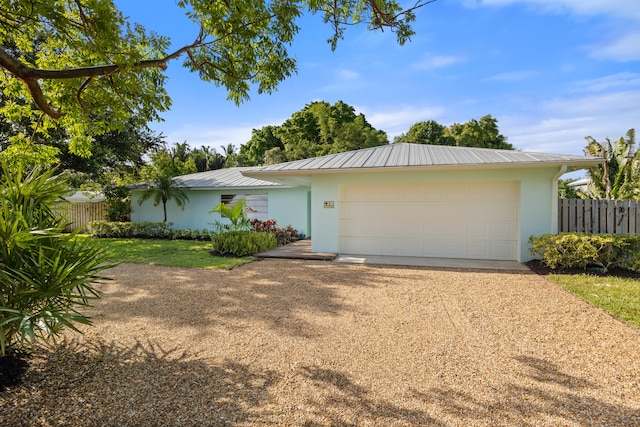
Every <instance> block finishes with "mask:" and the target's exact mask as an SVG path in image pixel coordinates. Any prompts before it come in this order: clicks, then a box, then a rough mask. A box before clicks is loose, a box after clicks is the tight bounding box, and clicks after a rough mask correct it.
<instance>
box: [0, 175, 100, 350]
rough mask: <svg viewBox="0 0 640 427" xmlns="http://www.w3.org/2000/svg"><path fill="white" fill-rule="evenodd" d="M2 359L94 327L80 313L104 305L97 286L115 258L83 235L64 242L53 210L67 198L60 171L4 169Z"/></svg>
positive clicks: (0, 184)
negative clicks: (66, 332)
mask: <svg viewBox="0 0 640 427" xmlns="http://www.w3.org/2000/svg"><path fill="white" fill-rule="evenodd" d="M0 169H2V170H3V172H2V176H0V289H1V290H2V291H1V292H0V356H3V355H5V354H6V352H7V351H8V350H12V349H14V348H25V347H29V346H31V345H32V344H33V342H34V341H35V340H36V339H45V340H46V339H48V338H50V337H52V336H55V335H57V334H58V333H59V332H60V331H61V329H62V328H63V327H69V328H71V329H74V330H77V329H76V326H75V325H74V324H75V323H80V324H89V323H90V319H89V318H88V317H86V316H84V315H83V314H81V313H80V312H79V311H78V309H79V308H82V307H85V306H88V305H89V303H90V301H91V299H94V298H98V296H99V291H98V290H97V289H96V288H94V287H93V282H95V281H96V280H98V279H100V277H99V276H98V273H99V272H100V271H102V270H105V269H107V268H109V267H111V266H112V264H109V263H108V262H107V261H108V257H109V256H108V253H107V252H106V250H105V249H103V248H102V247H100V246H98V245H95V244H94V242H91V241H87V240H84V241H83V240H80V239H78V238H77V232H74V233H71V234H64V233H62V230H63V229H64V226H65V223H64V220H63V219H61V218H59V217H57V216H56V215H55V214H54V213H53V211H52V206H54V205H55V204H56V203H59V201H60V200H62V196H64V195H65V194H66V192H67V184H66V182H64V181H63V180H61V179H60V177H59V176H57V177H56V176H54V175H53V173H54V171H53V170H49V171H46V172H42V171H40V170H39V169H37V168H36V169H33V170H32V171H31V172H28V173H23V172H22V171H21V170H20V169H19V168H18V169H17V170H16V171H15V172H10V171H9V168H8V167H7V166H6V164H4V165H0Z"/></svg>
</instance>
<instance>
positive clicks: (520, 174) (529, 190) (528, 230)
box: [311, 168, 558, 262]
mask: <svg viewBox="0 0 640 427" xmlns="http://www.w3.org/2000/svg"><path fill="white" fill-rule="evenodd" d="M557 172H558V168H529V169H516V168H508V169H495V170H482V169H478V170H440V171H424V170H422V171H402V172H391V171H381V172H349V173H338V174H315V175H313V176H312V178H311V188H312V194H311V216H312V218H313V221H312V227H311V233H312V235H313V240H312V250H313V251H315V252H339V238H340V236H339V212H340V206H339V203H340V200H339V195H340V186H341V185H349V184H373V185H375V184H402V183H413V184H415V183H438V182H442V183H460V182H497V181H511V182H514V181H515V182H518V183H519V186H520V202H519V207H518V208H519V213H518V216H519V218H518V227H519V233H518V236H519V241H518V246H519V248H520V250H519V257H518V261H521V262H524V261H527V260H529V259H531V256H530V255H529V253H528V243H527V242H528V240H529V236H531V235H537V234H543V233H550V232H552V231H553V230H552V218H553V215H557V213H555V212H553V200H554V198H556V195H555V194H553V185H552V182H553V179H554V175H555V174H556V173H557ZM325 202H330V203H329V204H328V206H331V202H333V208H331V207H325V205H327V204H325ZM400 214H401V213H399V216H400ZM470 214H472V213H470ZM389 220H395V219H394V218H389Z"/></svg>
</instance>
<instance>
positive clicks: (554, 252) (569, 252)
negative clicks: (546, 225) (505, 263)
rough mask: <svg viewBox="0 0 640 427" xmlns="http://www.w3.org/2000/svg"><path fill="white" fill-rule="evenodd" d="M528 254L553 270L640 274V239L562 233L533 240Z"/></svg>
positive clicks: (609, 235) (622, 236)
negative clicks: (591, 269)
mask: <svg viewBox="0 0 640 427" xmlns="http://www.w3.org/2000/svg"><path fill="white" fill-rule="evenodd" d="M529 243H530V244H531V248H530V249H529V253H531V255H537V256H539V257H540V258H541V260H542V261H543V262H544V263H545V264H546V265H547V266H549V267H550V268H552V269H554V270H555V269H565V268H583V269H586V268H587V267H588V266H599V267H601V268H602V269H604V270H605V271H607V270H610V269H612V268H616V267H619V268H624V269H627V270H632V271H640V236H634V235H626V234H625V235H619V234H585V233H559V234H543V235H540V236H531V237H530V238H529Z"/></svg>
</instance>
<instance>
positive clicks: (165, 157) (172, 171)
mask: <svg viewBox="0 0 640 427" xmlns="http://www.w3.org/2000/svg"><path fill="white" fill-rule="evenodd" d="M178 145H179V146H181V148H175V146H174V147H171V148H167V147H166V146H164V147H162V148H161V149H159V150H157V151H156V152H155V153H151V155H150V156H149V157H150V158H151V164H147V165H146V166H145V167H143V168H142V170H141V171H140V176H141V177H142V179H144V180H147V181H154V180H157V179H158V177H160V176H168V177H174V176H180V175H188V174H190V173H195V172H197V170H198V169H197V168H196V163H195V160H194V158H193V157H192V156H191V155H190V154H184V152H185V151H189V152H190V148H189V146H188V145H187V144H186V143H184V144H178ZM182 154H184V155H182Z"/></svg>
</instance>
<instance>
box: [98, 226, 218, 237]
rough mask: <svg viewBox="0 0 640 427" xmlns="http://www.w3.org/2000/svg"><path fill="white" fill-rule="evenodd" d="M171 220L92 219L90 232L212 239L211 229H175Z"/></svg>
mask: <svg viewBox="0 0 640 427" xmlns="http://www.w3.org/2000/svg"><path fill="white" fill-rule="evenodd" d="M172 225H173V223H171V222H108V221H92V222H91V223H90V224H89V233H90V234H91V235H92V236H93V237H103V238H107V237H113V238H138V239H174V240H211V233H212V232H211V231H209V230H207V229H202V230H190V229H186V230H173V229H172V228H171V226H172Z"/></svg>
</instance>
